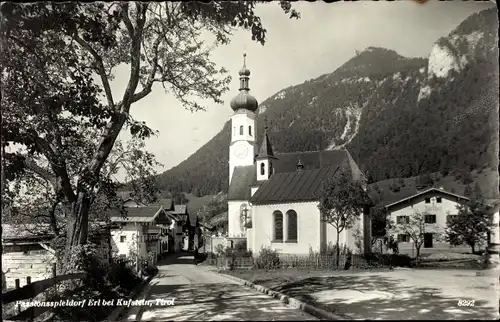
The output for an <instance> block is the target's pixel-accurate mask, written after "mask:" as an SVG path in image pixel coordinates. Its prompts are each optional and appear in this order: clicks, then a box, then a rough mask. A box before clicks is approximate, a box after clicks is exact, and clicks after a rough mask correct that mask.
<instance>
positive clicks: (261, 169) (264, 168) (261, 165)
mask: <svg viewBox="0 0 500 322" xmlns="http://www.w3.org/2000/svg"><path fill="white" fill-rule="evenodd" d="M265 174H266V164H265V163H264V162H261V163H260V175H261V176H263V175H265Z"/></svg>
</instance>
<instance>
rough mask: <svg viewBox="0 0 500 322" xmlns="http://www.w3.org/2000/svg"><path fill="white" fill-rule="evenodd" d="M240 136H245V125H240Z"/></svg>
mask: <svg viewBox="0 0 500 322" xmlns="http://www.w3.org/2000/svg"><path fill="white" fill-rule="evenodd" d="M240 135H243V125H240Z"/></svg>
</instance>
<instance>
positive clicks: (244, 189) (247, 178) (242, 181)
mask: <svg viewBox="0 0 500 322" xmlns="http://www.w3.org/2000/svg"><path fill="white" fill-rule="evenodd" d="M256 177H257V176H256V173H255V166H253V165H248V166H243V167H234V171H233V176H232V178H231V184H230V185H229V190H228V192H227V200H249V199H250V185H251V184H252V183H253V181H254V178H256Z"/></svg>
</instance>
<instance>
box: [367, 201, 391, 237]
mask: <svg viewBox="0 0 500 322" xmlns="http://www.w3.org/2000/svg"><path fill="white" fill-rule="evenodd" d="M371 213H372V216H371V217H372V245H374V244H375V242H376V241H377V240H378V239H379V238H381V237H385V236H386V234H387V229H390V226H387V224H388V221H387V210H386V208H385V207H383V206H375V207H373V208H372V212H371Z"/></svg>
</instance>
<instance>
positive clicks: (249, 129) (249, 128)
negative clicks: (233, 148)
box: [248, 126, 252, 136]
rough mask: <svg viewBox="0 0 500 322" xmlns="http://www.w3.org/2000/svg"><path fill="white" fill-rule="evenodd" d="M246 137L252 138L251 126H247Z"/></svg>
mask: <svg viewBox="0 0 500 322" xmlns="http://www.w3.org/2000/svg"><path fill="white" fill-rule="evenodd" d="M248 135H250V136H252V126H248Z"/></svg>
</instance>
